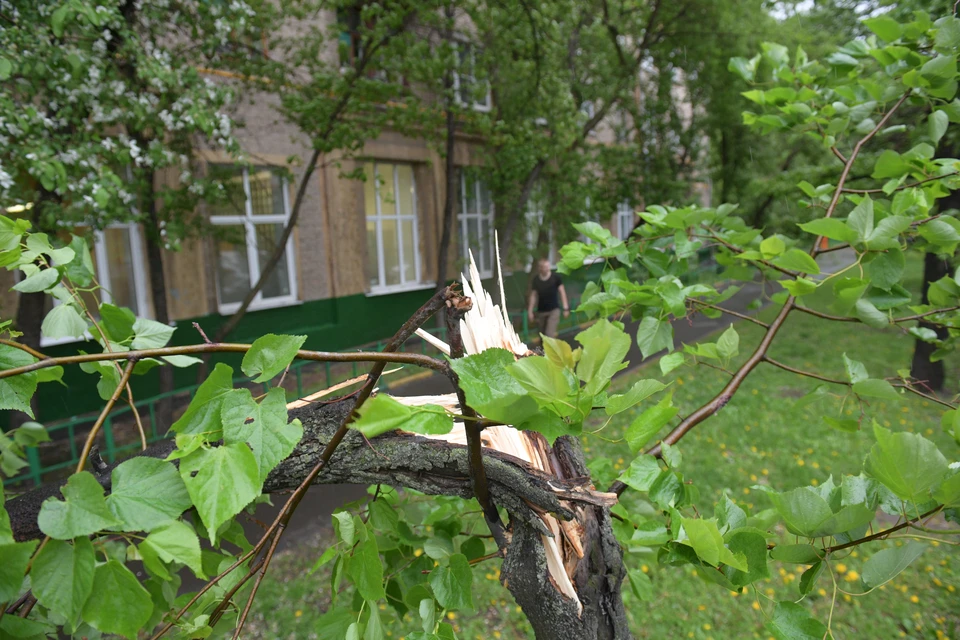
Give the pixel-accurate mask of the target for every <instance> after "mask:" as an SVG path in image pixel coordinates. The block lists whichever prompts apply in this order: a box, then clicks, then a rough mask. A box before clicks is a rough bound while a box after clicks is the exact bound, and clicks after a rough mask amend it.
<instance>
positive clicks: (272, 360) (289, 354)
mask: <svg viewBox="0 0 960 640" xmlns="http://www.w3.org/2000/svg"><path fill="white" fill-rule="evenodd" d="M306 340H307V336H278V335H276V334H274V333H268V334H267V335H265V336H261V337H259V338H257V339H256V341H254V343H253V345H252V346H251V347H250V350H249V351H247V353H246V355H244V356H243V362H242V363H241V364H240V369H241V370H242V371H243V372H244V373H245V374H247V375H248V376H250V377H251V378H253V381H254V382H266V381H268V380H271V379H272V378H273V377H274V376H275V375H277V374H278V373H280V372H281V371H283V370H284V369H286V368H287V366H288V365H289V364H290V363H291V362H293V359H294V358H295V357H296V356H297V351H299V350H300V347H302V346H303V343H304V342H306Z"/></svg>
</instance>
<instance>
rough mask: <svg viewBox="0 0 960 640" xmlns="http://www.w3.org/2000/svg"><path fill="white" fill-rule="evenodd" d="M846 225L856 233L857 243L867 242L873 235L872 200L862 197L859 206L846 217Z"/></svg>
mask: <svg viewBox="0 0 960 640" xmlns="http://www.w3.org/2000/svg"><path fill="white" fill-rule="evenodd" d="M874 177H876V175H874ZM847 224H848V225H849V226H850V228H851V229H853V230H854V231H855V232H856V234H857V240H858V241H860V242H866V241H867V238H869V237H870V234H871V233H873V200H871V199H870V196H863V200H861V201H860V204H858V205H857V206H856V207H855V208H854V210H853V211H851V212H850V215H849V216H848V217H847Z"/></svg>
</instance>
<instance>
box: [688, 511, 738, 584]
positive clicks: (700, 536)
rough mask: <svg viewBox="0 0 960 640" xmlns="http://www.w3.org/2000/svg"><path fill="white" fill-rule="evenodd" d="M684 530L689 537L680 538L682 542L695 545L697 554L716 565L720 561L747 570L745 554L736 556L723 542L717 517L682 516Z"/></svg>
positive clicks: (691, 545) (708, 562) (694, 548)
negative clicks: (705, 518) (709, 518)
mask: <svg viewBox="0 0 960 640" xmlns="http://www.w3.org/2000/svg"><path fill="white" fill-rule="evenodd" d="M681 522H682V524H683V531H684V532H685V533H686V535H687V537H686V539H684V540H678V542H681V543H682V544H685V545H687V546H689V547H693V550H694V551H696V552H697V556H698V557H699V558H700V559H701V560H703V561H704V562H706V563H707V564H710V565H712V566H714V567H716V566H719V565H720V563H721V562H722V563H724V564H727V565H730V566H731V567H733V568H735V569H739V570H740V571H747V561H746V558H745V557H744V556H734V554H733V553H731V551H730V550H729V549H727V547H726V546H724V544H723V536H721V535H720V530H719V529H718V528H717V521H716V520H715V519H711V520H704V519H702V518H682V519H681Z"/></svg>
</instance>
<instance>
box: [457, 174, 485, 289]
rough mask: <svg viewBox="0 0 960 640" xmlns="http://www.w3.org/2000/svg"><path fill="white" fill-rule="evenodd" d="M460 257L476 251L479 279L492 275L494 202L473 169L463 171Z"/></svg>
mask: <svg viewBox="0 0 960 640" xmlns="http://www.w3.org/2000/svg"><path fill="white" fill-rule="evenodd" d="M459 222H460V258H461V259H462V260H463V261H464V263H465V264H469V257H468V253H467V249H470V250H471V251H472V252H473V258H474V260H476V262H477V269H479V271H480V276H481V277H483V278H489V277H491V276H492V275H493V201H492V200H491V198H490V190H489V189H488V188H487V185H486V183H485V182H484V181H483V180H481V179H480V178H479V177H478V176H477V172H476V171H474V170H470V169H464V170H461V171H460V215H459Z"/></svg>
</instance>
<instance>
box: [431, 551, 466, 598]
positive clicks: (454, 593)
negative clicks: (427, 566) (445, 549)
mask: <svg viewBox="0 0 960 640" xmlns="http://www.w3.org/2000/svg"><path fill="white" fill-rule="evenodd" d="M430 587H431V588H433V594H434V595H435V596H436V598H437V602H439V603H440V606H442V607H443V608H444V609H452V610H464V609H473V572H472V571H471V570H470V564H469V562H467V557H466V556H465V555H463V554H462V553H455V554H453V555H452V556H450V561H449V563H448V564H446V565H441V566H439V567H436V568H435V569H434V570H433V571H431V572H430Z"/></svg>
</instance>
